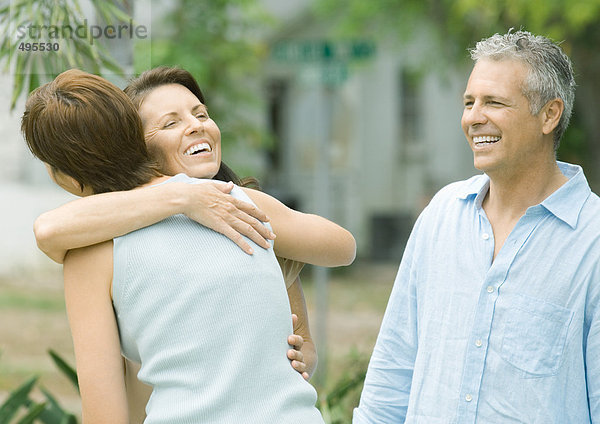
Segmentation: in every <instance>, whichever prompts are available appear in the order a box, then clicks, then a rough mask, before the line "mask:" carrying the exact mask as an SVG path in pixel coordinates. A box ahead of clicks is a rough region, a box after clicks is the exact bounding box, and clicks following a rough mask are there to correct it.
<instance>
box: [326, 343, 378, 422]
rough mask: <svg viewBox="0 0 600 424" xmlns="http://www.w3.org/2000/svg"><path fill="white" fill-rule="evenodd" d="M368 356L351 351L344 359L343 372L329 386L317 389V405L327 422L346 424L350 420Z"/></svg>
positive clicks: (365, 369) (357, 399)
mask: <svg viewBox="0 0 600 424" xmlns="http://www.w3.org/2000/svg"><path fill="white" fill-rule="evenodd" d="M367 363H368V358H366V357H364V356H361V355H359V354H358V353H357V352H356V351H355V350H353V351H351V352H350V354H349V355H348V358H347V360H346V361H344V365H343V367H341V368H343V369H344V370H346V371H344V373H343V374H342V376H341V377H339V378H338V379H337V380H336V381H334V382H333V383H332V384H329V385H328V386H329V388H327V387H326V388H323V389H319V390H318V392H319V399H318V401H317V407H318V408H319V410H320V411H321V414H322V415H323V419H324V421H325V422H326V423H327V424H346V423H349V422H351V421H352V412H353V410H354V408H355V407H356V406H358V401H359V398H360V392H361V390H362V385H363V382H364V380H365V376H366V373H367Z"/></svg>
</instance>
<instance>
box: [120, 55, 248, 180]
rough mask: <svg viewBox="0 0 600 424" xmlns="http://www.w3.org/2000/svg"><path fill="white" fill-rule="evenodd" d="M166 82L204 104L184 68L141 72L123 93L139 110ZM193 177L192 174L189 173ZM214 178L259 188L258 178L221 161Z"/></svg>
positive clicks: (202, 96)
mask: <svg viewBox="0 0 600 424" xmlns="http://www.w3.org/2000/svg"><path fill="white" fill-rule="evenodd" d="M166 84H179V85H182V86H184V87H186V88H187V89H188V90H190V91H191V92H192V93H193V94H194V96H196V97H197V98H198V100H200V102H201V103H202V104H204V105H206V101H205V99H204V94H202V90H200V87H199V86H198V83H197V82H196V79H195V78H194V77H193V76H192V74H190V73H189V72H188V71H186V70H185V69H181V68H176V67H169V66H159V67H157V68H154V69H150V70H148V71H145V72H143V73H142V74H141V75H140V76H139V77H137V78H135V79H133V80H131V81H130V83H129V85H128V86H127V87H125V94H127V95H128V96H129V98H130V99H131V101H132V102H133V104H134V105H135V107H136V108H137V109H138V110H139V108H140V105H141V104H142V102H143V101H144V99H145V98H146V96H147V95H148V94H150V92H151V91H152V90H154V89H155V88H157V87H160V86H162V85H166ZM190 177H193V175H190ZM213 179H215V180H221V181H226V182H227V181H232V182H233V183H235V184H236V185H239V186H243V187H252V188H259V184H258V180H257V179H256V178H253V177H246V178H240V177H239V176H238V175H237V174H236V173H235V172H234V171H233V170H232V169H231V168H230V167H229V166H227V165H226V164H225V163H224V162H223V161H221V165H220V167H219V170H218V171H217V174H216V175H215V176H214V177H213Z"/></svg>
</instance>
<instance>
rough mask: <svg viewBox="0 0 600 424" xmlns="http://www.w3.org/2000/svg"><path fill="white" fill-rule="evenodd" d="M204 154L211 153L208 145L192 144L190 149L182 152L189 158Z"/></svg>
mask: <svg viewBox="0 0 600 424" xmlns="http://www.w3.org/2000/svg"><path fill="white" fill-rule="evenodd" d="M204 152H212V149H211V148H210V145H209V144H208V143H200V144H194V145H193V146H192V147H190V148H189V149H187V150H186V151H185V152H183V154H184V155H185V156H191V155H196V154H198V153H204Z"/></svg>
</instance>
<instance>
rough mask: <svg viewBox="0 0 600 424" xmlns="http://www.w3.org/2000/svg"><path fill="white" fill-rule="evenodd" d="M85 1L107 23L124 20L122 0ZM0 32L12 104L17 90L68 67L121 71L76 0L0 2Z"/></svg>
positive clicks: (31, 86) (30, 87) (98, 71)
mask: <svg viewBox="0 0 600 424" xmlns="http://www.w3.org/2000/svg"><path fill="white" fill-rule="evenodd" d="M4 3H6V2H4ZM90 3H91V5H92V7H93V9H94V11H95V12H96V14H97V16H99V17H100V18H101V19H102V20H103V21H104V22H105V23H107V24H110V23H114V22H118V21H122V22H126V21H128V20H129V15H128V14H127V13H125V12H124V11H123V10H126V5H127V4H126V2H125V1H119V0H90ZM0 31H1V32H0V63H2V62H3V63H4V67H3V72H5V73H8V72H10V73H12V74H13V75H14V83H13V84H14V85H13V95H12V98H11V109H14V107H15V104H16V102H17V99H18V98H19V97H20V96H21V95H23V94H25V95H26V94H27V93H29V92H31V91H32V90H33V89H35V88H36V87H38V86H39V85H40V84H42V83H44V82H46V81H50V80H52V79H53V78H54V77H56V75H58V74H59V73H61V72H62V71H64V70H67V69H70V68H79V69H83V70H85V71H88V72H91V73H95V74H99V75H102V73H103V72H105V71H110V72H114V73H116V74H120V75H122V74H123V68H122V66H121V65H119V64H118V63H117V62H116V61H115V60H114V59H113V58H112V56H111V55H110V54H109V53H108V51H107V49H106V47H105V46H104V45H103V43H102V41H100V40H98V39H96V38H94V33H93V31H92V30H91V23H90V22H88V20H87V19H86V17H85V16H84V13H83V11H82V7H81V4H80V2H79V0H39V1H35V2H34V1H33V0H12V1H9V2H8V4H4V5H2V6H0ZM25 89H27V91H24V90H25Z"/></svg>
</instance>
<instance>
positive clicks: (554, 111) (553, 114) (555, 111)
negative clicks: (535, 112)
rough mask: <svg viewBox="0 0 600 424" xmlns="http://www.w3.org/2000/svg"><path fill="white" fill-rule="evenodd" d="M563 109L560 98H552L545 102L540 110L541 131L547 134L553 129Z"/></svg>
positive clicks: (563, 105)
mask: <svg viewBox="0 0 600 424" xmlns="http://www.w3.org/2000/svg"><path fill="white" fill-rule="evenodd" d="M564 110H565V104H564V103H563V101H562V100H561V99H558V98H557V99H552V100H550V101H549V102H548V103H546V105H545V106H544V107H543V108H542V110H541V113H542V115H541V117H542V132H543V133H544V134H546V135H548V134H550V133H552V131H554V129H555V128H556V126H557V125H558V121H560V117H561V116H562V114H563V111H564Z"/></svg>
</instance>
